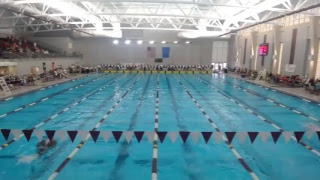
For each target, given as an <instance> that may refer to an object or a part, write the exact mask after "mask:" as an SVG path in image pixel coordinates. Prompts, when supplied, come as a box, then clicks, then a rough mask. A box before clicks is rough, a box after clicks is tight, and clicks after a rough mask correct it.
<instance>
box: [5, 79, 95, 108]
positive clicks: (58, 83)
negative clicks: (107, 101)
mask: <svg viewBox="0 0 320 180" xmlns="http://www.w3.org/2000/svg"><path fill="white" fill-rule="evenodd" d="M94 74H96V73H93V74H90V75H85V76H81V77H77V78H74V79H70V80H68V81H63V82H58V83H57V84H55V86H58V85H60V84H64V83H67V82H69V81H71V80H79V79H83V78H86V77H89V76H92V75H94ZM47 86H49V85H47ZM46 88H47V87H44V88H41V89H35V90H31V91H29V92H27V93H30V92H35V91H43V90H45V89H46ZM24 94H25V93H22V94H16V95H13V96H11V97H9V98H6V99H2V98H0V102H1V101H8V100H11V99H13V98H14V97H18V96H21V95H24Z"/></svg>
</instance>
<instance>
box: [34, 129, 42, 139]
mask: <svg viewBox="0 0 320 180" xmlns="http://www.w3.org/2000/svg"><path fill="white" fill-rule="evenodd" d="M43 133H44V131H43V130H34V134H35V135H36V137H37V139H38V141H41V140H42V137H43Z"/></svg>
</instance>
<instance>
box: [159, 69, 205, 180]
mask: <svg viewBox="0 0 320 180" xmlns="http://www.w3.org/2000/svg"><path fill="white" fill-rule="evenodd" d="M165 76H166V82H167V86H168V89H169V94H170V101H171V103H172V105H173V111H174V114H175V120H176V121H177V124H178V127H179V131H180V132H183V131H186V127H185V126H184V125H183V124H182V122H181V118H180V114H179V112H178V104H177V101H176V98H175V97H174V95H173V91H172V87H171V83H170V81H169V79H168V75H165ZM182 149H183V151H184V154H190V153H191V152H192V148H191V147H190V145H189V144H187V143H182ZM184 157H185V156H184ZM184 161H185V163H186V164H187V165H190V164H192V163H193V162H188V160H187V159H186V158H184ZM185 171H186V172H187V173H188V178H189V179H190V180H196V179H198V177H200V175H199V174H195V173H194V172H192V170H191V171H190V170H185Z"/></svg>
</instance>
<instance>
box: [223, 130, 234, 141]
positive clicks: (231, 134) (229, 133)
mask: <svg viewBox="0 0 320 180" xmlns="http://www.w3.org/2000/svg"><path fill="white" fill-rule="evenodd" d="M225 134H226V136H227V139H228V141H229V142H230V143H232V140H233V138H234V135H236V132H225Z"/></svg>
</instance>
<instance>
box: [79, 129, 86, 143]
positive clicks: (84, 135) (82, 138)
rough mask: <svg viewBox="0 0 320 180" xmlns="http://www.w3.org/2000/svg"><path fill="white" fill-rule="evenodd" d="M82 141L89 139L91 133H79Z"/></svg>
mask: <svg viewBox="0 0 320 180" xmlns="http://www.w3.org/2000/svg"><path fill="white" fill-rule="evenodd" d="M78 133H79V135H80V137H81V140H82V141H85V140H86V139H87V138H88V135H89V132H88V131H78Z"/></svg>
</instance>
